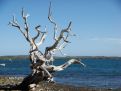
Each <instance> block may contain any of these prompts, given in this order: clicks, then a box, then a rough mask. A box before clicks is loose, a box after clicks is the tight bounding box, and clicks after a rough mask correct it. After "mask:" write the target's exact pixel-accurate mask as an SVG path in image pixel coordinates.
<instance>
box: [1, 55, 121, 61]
mask: <svg viewBox="0 0 121 91" xmlns="http://www.w3.org/2000/svg"><path fill="white" fill-rule="evenodd" d="M72 58H74V59H82V60H83V59H117V60H121V57H115V56H61V57H59V56H54V59H72ZM0 60H29V55H17V56H0Z"/></svg>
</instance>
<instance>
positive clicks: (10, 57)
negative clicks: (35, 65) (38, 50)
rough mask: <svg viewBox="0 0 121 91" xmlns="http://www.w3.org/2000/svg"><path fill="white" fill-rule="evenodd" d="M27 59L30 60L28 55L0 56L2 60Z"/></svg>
mask: <svg viewBox="0 0 121 91" xmlns="http://www.w3.org/2000/svg"><path fill="white" fill-rule="evenodd" d="M26 59H28V56H27V55H18V56H0V60H26Z"/></svg>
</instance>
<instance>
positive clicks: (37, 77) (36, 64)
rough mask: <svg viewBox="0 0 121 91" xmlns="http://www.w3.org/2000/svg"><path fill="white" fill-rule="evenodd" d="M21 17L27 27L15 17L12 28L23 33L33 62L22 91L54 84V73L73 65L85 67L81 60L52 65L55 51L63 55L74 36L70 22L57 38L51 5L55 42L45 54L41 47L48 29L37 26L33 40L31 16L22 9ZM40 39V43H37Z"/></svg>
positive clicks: (11, 23)
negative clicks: (69, 38)
mask: <svg viewBox="0 0 121 91" xmlns="http://www.w3.org/2000/svg"><path fill="white" fill-rule="evenodd" d="M21 15H22V19H23V22H24V25H25V27H24V28H21V26H20V25H19V23H18V21H17V19H16V18H15V16H13V20H12V21H11V22H9V24H10V25H11V26H13V27H16V28H17V29H18V30H19V31H20V32H21V33H22V35H23V36H24V37H25V39H26V40H27V42H28V43H29V44H30V51H29V58H30V62H31V69H32V72H31V74H29V75H28V76H27V77H25V78H24V80H23V82H22V83H21V84H20V85H19V87H20V88H21V89H24V90H27V89H29V88H34V87H36V85H37V84H38V83H39V82H40V81H47V82H53V76H52V74H51V73H52V72H56V71H62V70H64V69H65V68H67V67H68V66H69V65H71V64H73V63H78V64H82V65H84V64H83V63H81V62H80V61H79V60H76V59H71V60H69V61H68V62H66V63H65V64H62V65H60V66H55V65H53V64H50V62H52V61H54V58H53V56H54V53H55V51H60V52H61V53H62V51H61V50H62V49H63V48H65V46H66V45H67V44H68V43H70V42H69V41H68V40H67V39H68V37H69V36H72V34H71V23H72V22H69V24H68V26H67V28H65V29H62V30H61V32H60V34H59V35H58V36H57V32H58V27H57V24H56V22H54V21H53V19H52V12H51V3H50V7H49V13H48V19H49V21H50V23H52V24H53V25H54V41H55V42H54V43H53V44H52V45H51V46H49V47H46V48H45V52H44V53H42V52H41V51H40V50H39V46H40V45H41V44H43V42H44V40H45V38H46V36H47V30H46V27H45V30H44V31H45V32H42V31H40V25H38V26H36V27H35V31H36V32H37V35H36V36H35V37H33V38H32V37H31V36H30V34H29V24H28V23H27V19H28V16H29V14H25V13H24V10H23V9H22V12H21ZM38 38H40V39H39V41H38V42H36V41H37V39H38ZM62 54H63V53H62ZM84 66H85V65H84Z"/></svg>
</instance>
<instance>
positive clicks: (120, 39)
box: [89, 38, 121, 43]
mask: <svg viewBox="0 0 121 91" xmlns="http://www.w3.org/2000/svg"><path fill="white" fill-rule="evenodd" d="M89 40H92V41H117V42H120V43H121V38H90V39H89Z"/></svg>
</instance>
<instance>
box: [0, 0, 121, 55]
mask: <svg viewBox="0 0 121 91" xmlns="http://www.w3.org/2000/svg"><path fill="white" fill-rule="evenodd" d="M50 1H52V11H53V17H54V19H55V21H56V22H57V24H58V25H59V27H60V28H65V27H66V26H67V25H68V23H69V21H72V31H73V32H74V33H75V34H77V36H76V37H71V38H70V41H71V44H69V45H68V46H67V47H66V48H65V49H64V50H63V52H64V53H66V54H67V55H74V56H121V0H0V55H24V54H28V51H29V44H28V43H27V42H26V40H25V39H24V37H23V36H22V35H21V34H20V32H19V31H18V30H17V29H16V28H13V27H11V26H8V25H7V24H8V22H9V21H10V20H11V19H12V15H15V16H16V18H17V19H18V21H19V22H20V24H22V20H21V8H22V7H23V8H24V9H25V11H26V12H28V13H29V14H30V17H29V18H28V21H29V25H30V28H31V29H30V31H31V34H32V35H34V34H35V33H34V31H33V30H34V27H35V26H36V25H38V24H40V25H41V26H42V29H44V27H45V26H46V25H47V28H48V37H47V39H46V40H45V43H44V44H43V45H42V46H40V50H42V51H43V50H44V48H45V46H48V45H51V44H52V43H53V40H52V32H53V29H52V25H51V24H50V22H49V21H48V19H47V15H48V7H49V2H50ZM57 55H60V53H59V52H58V53H57Z"/></svg>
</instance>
